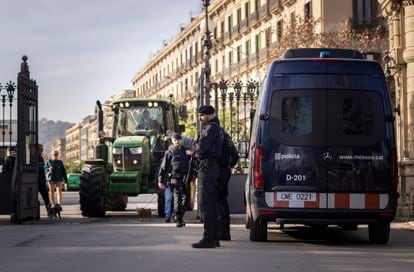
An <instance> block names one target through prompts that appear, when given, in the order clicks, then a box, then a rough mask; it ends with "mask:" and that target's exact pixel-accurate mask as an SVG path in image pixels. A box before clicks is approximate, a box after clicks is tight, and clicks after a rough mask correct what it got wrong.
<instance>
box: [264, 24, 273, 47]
mask: <svg viewBox="0 0 414 272" xmlns="http://www.w3.org/2000/svg"><path fill="white" fill-rule="evenodd" d="M271 35H272V29H271V27H268V28H266V30H265V39H266V41H265V42H266V48H269V46H270V42H271V40H272V36H271Z"/></svg>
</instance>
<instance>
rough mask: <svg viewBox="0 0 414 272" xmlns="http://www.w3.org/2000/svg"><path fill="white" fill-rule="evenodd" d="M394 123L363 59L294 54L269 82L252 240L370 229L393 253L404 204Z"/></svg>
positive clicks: (382, 88)
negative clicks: (272, 232)
mask: <svg viewBox="0 0 414 272" xmlns="http://www.w3.org/2000/svg"><path fill="white" fill-rule="evenodd" d="M393 121H394V117H393V115H392V109H391V104H390V98H389V94H388V90H387V85H386V82H385V78H384V72H383V70H382V68H381V66H380V65H379V64H378V63H377V62H375V61H370V60H366V59H364V58H363V56H362V54H361V53H360V52H358V51H355V50H346V49H316V48H313V49H289V50H287V51H286V52H285V53H284V55H283V57H282V59H280V60H276V61H274V62H273V63H272V64H271V66H270V68H269V70H268V73H267V76H266V79H265V81H264V85H263V89H262V91H261V94H260V99H259V102H258V105H257V110H256V114H255V119H254V121H253V127H252V135H251V143H250V147H249V148H250V152H249V160H250V162H251V163H250V166H249V170H248V178H247V182H246V186H245V198H246V199H245V200H246V227H247V228H250V240H252V241H265V240H267V224H268V222H276V223H277V224H281V225H283V224H303V225H307V226H328V225H338V226H341V227H342V228H343V229H357V226H358V225H360V224H367V225H368V234H369V240H370V242H372V243H383V244H385V243H388V240H389V234H390V223H391V221H392V220H393V219H394V217H395V213H396V208H397V200H398V197H399V194H398V192H397V185H398V180H397V164H396V162H397V157H396V145H395V138H394V123H393Z"/></svg>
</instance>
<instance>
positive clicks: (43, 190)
mask: <svg viewBox="0 0 414 272" xmlns="http://www.w3.org/2000/svg"><path fill="white" fill-rule="evenodd" d="M37 150H38V167H37V168H38V172H39V175H38V177H37V183H38V189H39V193H40V195H41V196H42V198H43V202H44V203H45V206H46V210H47V213H48V215H49V213H50V200H49V193H48V191H47V182H46V172H45V160H44V159H43V157H42V153H43V145H41V144H39V145H38V149H37Z"/></svg>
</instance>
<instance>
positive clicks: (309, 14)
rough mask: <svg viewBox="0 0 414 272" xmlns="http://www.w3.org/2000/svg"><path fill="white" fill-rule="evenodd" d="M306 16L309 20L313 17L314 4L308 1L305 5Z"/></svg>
mask: <svg viewBox="0 0 414 272" xmlns="http://www.w3.org/2000/svg"><path fill="white" fill-rule="evenodd" d="M304 15H305V16H304V17H305V20H309V19H310V18H312V5H311V2H307V3H306V4H305V6H304Z"/></svg>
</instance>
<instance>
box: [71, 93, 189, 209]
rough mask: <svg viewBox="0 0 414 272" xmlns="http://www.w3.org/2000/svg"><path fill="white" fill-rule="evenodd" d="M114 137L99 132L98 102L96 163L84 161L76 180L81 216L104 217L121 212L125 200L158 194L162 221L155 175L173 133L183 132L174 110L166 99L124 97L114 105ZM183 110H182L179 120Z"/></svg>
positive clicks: (99, 109) (99, 112)
mask: <svg viewBox="0 0 414 272" xmlns="http://www.w3.org/2000/svg"><path fill="white" fill-rule="evenodd" d="M111 108H112V121H113V125H112V137H105V135H104V132H103V111H102V106H101V104H100V103H99V101H98V102H97V107H96V113H97V119H98V131H99V144H98V145H97V146H96V147H95V156H94V157H95V159H94V160H88V161H85V164H84V167H83V169H82V173H81V176H80V179H81V183H80V190H79V195H80V209H81V211H82V215H83V216H89V217H103V216H105V213H106V211H122V210H125V208H126V206H127V203H128V196H137V195H139V194H146V193H153V194H154V193H158V215H159V216H164V195H163V192H162V191H160V190H159V189H158V182H157V174H158V169H159V166H160V164H161V160H162V158H163V156H164V153H165V150H166V149H167V148H168V145H169V144H171V140H170V137H169V135H170V134H171V132H173V131H175V132H182V131H183V130H184V126H180V125H179V124H178V119H179V115H178V109H177V108H176V107H175V105H174V104H173V103H172V102H171V101H170V100H166V99H139V98H122V99H119V100H116V101H113V102H112V104H111ZM185 116H186V109H185V108H180V117H185Z"/></svg>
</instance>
